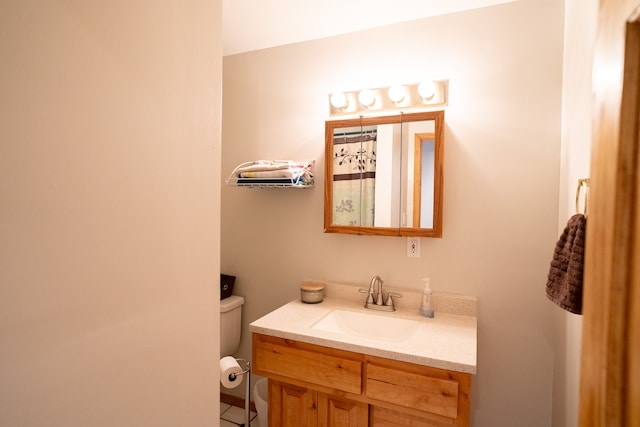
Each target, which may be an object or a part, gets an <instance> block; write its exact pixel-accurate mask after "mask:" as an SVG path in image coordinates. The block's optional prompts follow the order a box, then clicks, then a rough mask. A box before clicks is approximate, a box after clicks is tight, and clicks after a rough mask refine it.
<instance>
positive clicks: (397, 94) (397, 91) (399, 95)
mask: <svg viewBox="0 0 640 427" xmlns="http://www.w3.org/2000/svg"><path fill="white" fill-rule="evenodd" d="M389 99H391V100H392V101H393V102H396V103H397V102H400V101H402V100H403V99H404V86H400V85H393V86H391V87H390V88H389Z"/></svg>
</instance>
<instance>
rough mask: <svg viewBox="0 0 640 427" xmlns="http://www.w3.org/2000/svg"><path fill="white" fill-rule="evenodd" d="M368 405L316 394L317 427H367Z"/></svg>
mask: <svg viewBox="0 0 640 427" xmlns="http://www.w3.org/2000/svg"><path fill="white" fill-rule="evenodd" d="M368 412H369V405H367V404H366V403H362V402H354V401H352V400H346V399H340V398H337V397H335V396H331V395H328V394H325V393H320V392H318V426H320V427H367V426H368V425H369V414H368Z"/></svg>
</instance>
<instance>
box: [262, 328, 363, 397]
mask: <svg viewBox="0 0 640 427" xmlns="http://www.w3.org/2000/svg"><path fill="white" fill-rule="evenodd" d="M253 347H254V348H253V351H254V358H253V359H254V369H255V371H256V373H260V374H261V375H265V376H268V375H269V374H275V375H279V376H281V377H286V378H290V379H294V380H298V381H303V382H305V383H310V384H317V385H321V386H325V387H330V388H332V389H335V390H340V391H345V392H347V393H354V394H360V393H361V392H362V361H359V360H350V359H345V358H344V356H343V355H342V354H340V355H338V354H336V355H331V354H328V353H331V349H326V352H320V351H319V350H318V349H320V348H321V347H317V346H311V345H309V346H308V347H309V348H308V349H307V348H305V346H300V345H297V344H295V343H291V342H288V341H286V340H282V339H266V338H264V337H257V336H256V335H254V341H253ZM311 347H314V348H311Z"/></svg>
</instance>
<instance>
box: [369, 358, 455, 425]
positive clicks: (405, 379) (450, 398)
mask: <svg viewBox="0 0 640 427" xmlns="http://www.w3.org/2000/svg"><path fill="white" fill-rule="evenodd" d="M458 385H459V384H458V382H457V381H455V380H451V379H445V378H436V377H431V376H428V375H424V374H421V373H413V372H409V371H407V370H400V369H395V368H390V367H384V366H379V365H376V364H372V363H369V364H367V375H366V395H367V397H369V398H371V399H376V400H380V401H383V402H388V403H392V404H395V405H399V406H403V407H406V408H412V409H417V410H420V411H424V412H429V413H432V414H437V415H441V416H443V417H446V418H449V419H452V420H455V419H456V418H457V417H458Z"/></svg>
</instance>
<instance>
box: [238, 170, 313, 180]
mask: <svg viewBox="0 0 640 427" xmlns="http://www.w3.org/2000/svg"><path fill="white" fill-rule="evenodd" d="M304 172H305V170H304V169H303V168H288V169H279V170H270V171H252V172H240V178H289V179H291V178H295V177H296V176H300V175H302V174H303V173H304Z"/></svg>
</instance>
